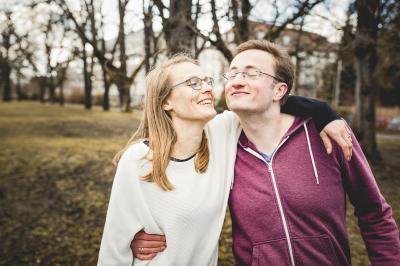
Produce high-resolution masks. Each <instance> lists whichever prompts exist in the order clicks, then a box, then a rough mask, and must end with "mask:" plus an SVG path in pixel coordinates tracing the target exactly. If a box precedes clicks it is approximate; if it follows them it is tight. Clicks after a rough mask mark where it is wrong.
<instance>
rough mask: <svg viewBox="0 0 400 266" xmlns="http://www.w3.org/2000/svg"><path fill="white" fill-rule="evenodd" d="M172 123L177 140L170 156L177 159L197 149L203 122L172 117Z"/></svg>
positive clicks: (188, 155)
mask: <svg viewBox="0 0 400 266" xmlns="http://www.w3.org/2000/svg"><path fill="white" fill-rule="evenodd" d="M173 124H174V128H175V131H176V134H177V141H176V143H175V145H174V147H173V150H172V154H171V156H172V157H174V158H177V159H186V158H188V157H190V156H192V155H193V154H195V153H196V152H197V150H198V149H199V147H200V143H201V138H202V134H203V130H204V126H205V123H203V122H199V123H196V122H193V121H186V120H181V119H173Z"/></svg>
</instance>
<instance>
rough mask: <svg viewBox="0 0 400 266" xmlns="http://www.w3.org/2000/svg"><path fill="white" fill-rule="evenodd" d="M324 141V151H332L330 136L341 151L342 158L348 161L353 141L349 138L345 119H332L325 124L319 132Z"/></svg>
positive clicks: (349, 133) (349, 131)
mask: <svg viewBox="0 0 400 266" xmlns="http://www.w3.org/2000/svg"><path fill="white" fill-rule="evenodd" d="M319 135H320V136H321V138H322V141H323V142H324V145H325V148H326V152H327V153H328V154H330V153H331V152H332V143H331V140H330V139H329V137H331V138H332V139H333V140H334V141H336V142H337V144H338V145H339V146H340V148H341V149H342V151H343V155H344V158H345V159H346V160H347V161H350V159H351V154H352V150H353V143H352V139H351V130H350V128H349V126H348V125H347V123H346V121H344V120H343V119H342V120H334V121H332V122H330V123H329V124H327V125H326V126H325V127H324V129H322V131H321V133H320V134H319Z"/></svg>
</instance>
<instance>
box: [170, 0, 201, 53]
mask: <svg viewBox="0 0 400 266" xmlns="http://www.w3.org/2000/svg"><path fill="white" fill-rule="evenodd" d="M191 11H192V1H191V0H179V1H178V0H170V6H169V12H170V16H169V18H168V20H167V23H166V25H164V27H163V31H164V36H165V41H166V43H167V48H168V53H169V54H175V53H178V52H188V53H193V52H194V42H195V34H194V33H193V31H192V30H191V29H190V28H189V27H190V26H193V21H192V12H191Z"/></svg>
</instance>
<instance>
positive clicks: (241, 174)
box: [229, 118, 400, 266]
mask: <svg viewBox="0 0 400 266" xmlns="http://www.w3.org/2000/svg"><path fill="white" fill-rule="evenodd" d="M352 138H353V155H352V159H351V161H350V162H348V161H346V160H344V158H343V155H342V152H341V150H340V148H339V147H338V146H336V145H335V146H334V147H333V151H332V154H330V155H328V154H327V153H326V150H325V147H324V145H323V142H322V140H321V138H320V136H319V133H318V131H317V130H316V128H315V125H314V122H313V120H312V119H307V120H302V119H300V118H296V119H295V121H294V123H293V125H292V126H291V128H290V129H289V130H288V132H287V133H286V134H285V136H284V137H283V139H282V141H281V143H280V145H279V146H278V148H277V150H276V153H275V154H274V156H273V157H272V161H271V163H267V162H266V161H265V160H264V159H263V157H262V156H261V155H260V152H259V151H257V148H256V147H255V146H254V144H252V143H251V142H250V141H249V140H248V139H247V137H246V135H245V134H244V133H243V132H242V134H241V136H240V139H239V142H238V150H237V156H236V163H235V176H234V183H233V188H232V191H231V193H230V198H229V206H230V212H231V216H232V226H233V232H232V238H233V251H234V255H235V260H236V264H237V265H262V266H264V265H318V266H319V265H350V264H351V261H350V249H349V241H348V236H347V232H346V227H345V225H346V194H347V195H348V196H349V199H350V201H351V203H352V204H353V205H354V208H355V215H356V216H357V218H358V223H359V227H360V230H361V234H362V237H363V239H364V242H365V244H366V246H367V250H368V255H369V258H370V260H371V262H372V264H373V265H400V241H399V232H398V229H397V226H396V223H395V221H394V219H393V217H392V210H391V208H390V206H389V205H388V204H387V203H386V201H385V199H384V198H383V196H382V194H381V193H380V191H379V188H378V186H377V184H376V182H375V179H374V176H373V174H372V172H371V169H370V167H369V165H368V162H367V160H366V158H365V156H364V154H363V152H362V150H361V148H360V146H359V144H358V142H357V140H356V139H355V138H354V136H352Z"/></svg>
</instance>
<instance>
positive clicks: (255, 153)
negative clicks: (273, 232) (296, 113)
mask: <svg viewBox="0 0 400 266" xmlns="http://www.w3.org/2000/svg"><path fill="white" fill-rule="evenodd" d="M288 138H289V136H287V137H286V138H285V139H284V140H283V141H282V142H281V143H280V144H279V145H278V147H277V148H276V150H275V152H274V154H273V155H272V158H271V162H270V163H268V162H266V161H265V159H264V158H263V157H262V156H261V155H260V154H259V153H258V152H256V151H254V150H252V149H251V148H246V147H243V146H242V145H241V144H240V143H239V144H240V146H242V148H243V149H244V150H245V151H247V152H248V153H250V154H252V155H253V156H255V157H257V158H259V159H260V160H262V161H263V162H264V163H265V164H266V165H267V167H268V172H269V173H270V176H271V180H272V185H273V188H274V194H275V198H276V201H277V202H278V208H279V213H280V215H281V222H282V225H283V230H284V232H285V237H286V242H287V245H288V249H289V256H290V261H291V263H292V266H295V263H294V255H293V248H292V241H291V239H290V235H289V226H288V224H287V221H286V216H285V213H284V212H283V205H282V200H281V197H280V195H279V191H278V185H277V184H276V179H275V174H274V171H273V169H272V161H273V159H274V156H275V154H276V152H277V151H278V149H279V148H280V147H281V146H282V145H283V144H284V143H285V142H286V141H287V140H288Z"/></svg>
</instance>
